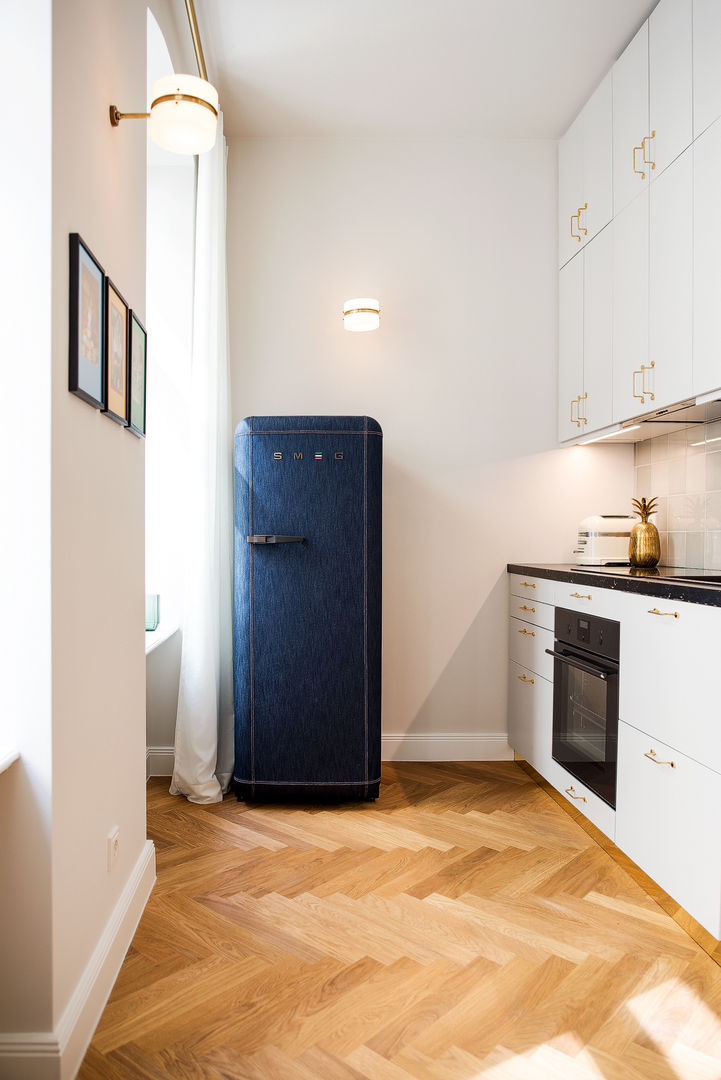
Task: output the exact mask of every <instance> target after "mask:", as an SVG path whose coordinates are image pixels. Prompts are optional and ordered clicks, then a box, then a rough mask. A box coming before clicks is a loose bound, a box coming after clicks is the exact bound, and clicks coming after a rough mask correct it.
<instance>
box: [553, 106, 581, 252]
mask: <svg viewBox="0 0 721 1080" xmlns="http://www.w3.org/2000/svg"><path fill="white" fill-rule="evenodd" d="M582 195H583V130H582V121H581V117H580V116H577V117H576V119H575V120H574V122H573V123H572V124H571V126H570V128H569V129H568V131H567V132H566V134H565V135H564V136H563V138H562V139H561V140H560V142H559V144H558V265H559V266H564V265H565V264H566V263H567V262H568V260H569V259H572V258H573V256H574V255H575V254H576V253H577V252H578V251H580V249H581V246H582V242H583V234H582V233H581V232H580V231H579V228H578V223H579V218H578V216H577V215H578V212H579V210H580V208H581V206H582V205H583V201H582Z"/></svg>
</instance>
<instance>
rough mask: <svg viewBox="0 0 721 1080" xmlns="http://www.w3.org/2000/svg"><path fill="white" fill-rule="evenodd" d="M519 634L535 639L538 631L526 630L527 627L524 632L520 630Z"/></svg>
mask: <svg viewBox="0 0 721 1080" xmlns="http://www.w3.org/2000/svg"><path fill="white" fill-rule="evenodd" d="M518 633H519V634H526V635H527V636H528V637H535V636H536V631H535V630H526V628H525V627H524V628H523V629H522V630H519V631H518Z"/></svg>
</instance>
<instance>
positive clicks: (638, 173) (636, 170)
mask: <svg viewBox="0 0 721 1080" xmlns="http://www.w3.org/2000/svg"><path fill="white" fill-rule="evenodd" d="M639 150H640V151H641V152H642V153H643V142H642V143H641V145H640V146H634V148H633V171H634V172H635V173H637V175H638V176H640V177H641V179H642V180H645V179H646V173H645V172H644V171H643V169H637V168H636V154H637V152H638V151H639Z"/></svg>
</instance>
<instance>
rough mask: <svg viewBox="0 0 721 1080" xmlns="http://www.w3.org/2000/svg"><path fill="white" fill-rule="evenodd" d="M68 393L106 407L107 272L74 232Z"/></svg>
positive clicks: (96, 406) (72, 236) (70, 238)
mask: <svg viewBox="0 0 721 1080" xmlns="http://www.w3.org/2000/svg"><path fill="white" fill-rule="evenodd" d="M69 240H70V245H69V248H70V275H69V296H70V307H69V335H68V336H69V349H68V390H69V391H70V393H71V394H76V395H77V397H79V398H81V399H82V400H83V401H85V402H87V404H88V405H92V406H93V408H95V409H104V408H105V304H106V290H105V271H104V270H103V268H102V266H101V265H100V263H99V262H98V260H97V259H96V258H95V256H94V255H93V253H92V251H91V250H90V248H89V247H88V245H87V244H86V243H85V241H84V240H83V239H82V237H81V236H80V234H79V233H70V237H69Z"/></svg>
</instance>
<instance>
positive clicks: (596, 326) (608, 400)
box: [581, 223, 613, 431]
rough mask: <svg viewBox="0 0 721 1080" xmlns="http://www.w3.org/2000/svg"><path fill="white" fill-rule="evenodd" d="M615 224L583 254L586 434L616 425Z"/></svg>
mask: <svg viewBox="0 0 721 1080" xmlns="http://www.w3.org/2000/svg"><path fill="white" fill-rule="evenodd" d="M612 377H613V223H611V224H610V225H608V226H607V227H606V228H605V229H604V230H603V231H602V232H600V233H599V234H598V236H596V237H595V238H594V239H593V240H592V241H591V243H589V244H588V245H587V246H586V248H585V249H584V251H583V394H582V401H581V417H582V418H583V419H585V420H587V421H588V423H587V424H586V425H584V431H598V430H600V429H601V428H604V427H608V425H609V424H611V423H612V422H613V387H612Z"/></svg>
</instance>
